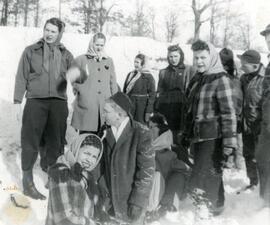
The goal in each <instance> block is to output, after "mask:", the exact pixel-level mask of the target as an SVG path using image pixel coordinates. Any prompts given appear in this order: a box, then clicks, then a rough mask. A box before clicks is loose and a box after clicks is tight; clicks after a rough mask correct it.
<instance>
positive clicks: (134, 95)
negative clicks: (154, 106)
mask: <svg viewBox="0 0 270 225" xmlns="http://www.w3.org/2000/svg"><path fill="white" fill-rule="evenodd" d="M130 96H132V97H149V94H144V95H143V94H131V95H130Z"/></svg>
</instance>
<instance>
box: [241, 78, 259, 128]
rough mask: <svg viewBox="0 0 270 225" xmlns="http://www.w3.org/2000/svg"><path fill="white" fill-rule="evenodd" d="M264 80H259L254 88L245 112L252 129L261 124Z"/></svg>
mask: <svg viewBox="0 0 270 225" xmlns="http://www.w3.org/2000/svg"><path fill="white" fill-rule="evenodd" d="M262 80H263V79H260V80H258V82H257V83H256V85H255V86H256V87H255V88H254V92H252V95H250V98H249V102H248V104H247V109H246V112H245V118H246V120H247V121H246V122H247V124H248V125H249V126H250V128H253V125H256V124H255V123H259V122H260V121H261V114H262V111H261V108H262Z"/></svg>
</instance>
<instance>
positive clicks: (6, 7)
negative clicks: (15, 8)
mask: <svg viewBox="0 0 270 225" xmlns="http://www.w3.org/2000/svg"><path fill="white" fill-rule="evenodd" d="M8 16H9V0H3V1H2V13H1V23H0V24H1V25H2V26H7V23H8Z"/></svg>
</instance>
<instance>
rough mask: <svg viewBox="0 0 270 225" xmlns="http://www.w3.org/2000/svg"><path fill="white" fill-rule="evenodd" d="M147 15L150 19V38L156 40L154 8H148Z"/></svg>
mask: <svg viewBox="0 0 270 225" xmlns="http://www.w3.org/2000/svg"><path fill="white" fill-rule="evenodd" d="M148 14H149V17H150V24H151V25H150V26H151V33H152V38H153V39H156V25H155V19H156V13H155V10H154V8H150V9H149V13H148Z"/></svg>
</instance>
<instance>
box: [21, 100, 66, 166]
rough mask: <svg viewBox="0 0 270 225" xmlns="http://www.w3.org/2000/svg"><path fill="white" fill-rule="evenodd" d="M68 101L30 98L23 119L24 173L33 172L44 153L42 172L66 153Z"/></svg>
mask: <svg viewBox="0 0 270 225" xmlns="http://www.w3.org/2000/svg"><path fill="white" fill-rule="evenodd" d="M67 116H68V107H67V101H66V100H62V99H59V98H39V99H37V98H33V99H27V101H26V104H25V107H24V112H23V119H22V130H21V146H22V161H21V162H22V165H21V166H22V170H24V171H27V170H31V169H32V168H33V166H34V164H35V161H36V159H37V156H38V152H39V151H40V150H41V151H42V153H41V161H43V162H42V167H43V168H42V169H44V170H46V169H47V168H46V167H48V166H50V165H52V164H54V163H55V162H56V159H57V158H58V156H59V155H61V154H62V153H63V152H64V144H65V134H66V128H67V125H66V121H67Z"/></svg>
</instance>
